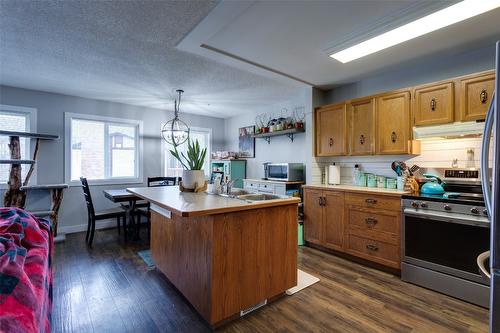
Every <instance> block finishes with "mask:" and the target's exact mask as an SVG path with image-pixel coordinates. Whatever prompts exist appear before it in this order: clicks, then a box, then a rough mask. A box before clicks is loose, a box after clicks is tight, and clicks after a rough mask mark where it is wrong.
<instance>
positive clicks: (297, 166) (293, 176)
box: [264, 163, 304, 182]
mask: <svg viewBox="0 0 500 333" xmlns="http://www.w3.org/2000/svg"><path fill="white" fill-rule="evenodd" d="M264 177H265V178H264V179H267V180H278V181H288V182H291V181H299V182H301V181H304V164H303V163H264Z"/></svg>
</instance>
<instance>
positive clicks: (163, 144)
mask: <svg viewBox="0 0 500 333" xmlns="http://www.w3.org/2000/svg"><path fill="white" fill-rule="evenodd" d="M164 124H165V123H162V124H160V131H161V129H162V128H163V125H164ZM191 130H193V131H197V132H207V133H208V135H209V136H210V137H209V140H208V144H207V155H206V157H205V162H206V161H208V168H209V169H210V159H211V158H210V157H211V156H212V137H213V135H212V129H211V128H207V127H196V126H190V127H189V131H191ZM160 138H161V153H160V155H161V175H162V176H165V157H166V156H165V154H166V152H167V147H166V145H167V142H166V141H165V139H163V137H162V136H160ZM205 176H208V177H210V170H205Z"/></svg>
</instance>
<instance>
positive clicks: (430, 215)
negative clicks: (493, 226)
mask: <svg viewBox="0 0 500 333" xmlns="http://www.w3.org/2000/svg"><path fill="white" fill-rule="evenodd" d="M403 213H404V215H405V216H414V217H418V218H421V219H427V220H438V221H443V222H449V223H458V224H465V225H473V226H479V227H485V228H489V227H490V222H489V221H488V218H486V217H482V216H477V217H474V216H469V215H465V214H456V213H453V214H450V213H444V212H443V213H440V212H430V211H420V210H416V209H413V208H405V209H404V211H403Z"/></svg>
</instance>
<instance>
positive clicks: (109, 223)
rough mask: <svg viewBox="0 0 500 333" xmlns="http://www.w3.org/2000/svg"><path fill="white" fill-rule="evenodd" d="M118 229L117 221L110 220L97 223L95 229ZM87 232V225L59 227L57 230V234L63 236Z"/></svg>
mask: <svg viewBox="0 0 500 333" xmlns="http://www.w3.org/2000/svg"><path fill="white" fill-rule="evenodd" d="M112 227H116V219H109V220H101V221H96V223H95V228H96V229H106V228H112ZM82 231H87V224H78V225H68V226H64V227H63V226H59V227H58V228H57V233H62V234H74V233H75V232H82Z"/></svg>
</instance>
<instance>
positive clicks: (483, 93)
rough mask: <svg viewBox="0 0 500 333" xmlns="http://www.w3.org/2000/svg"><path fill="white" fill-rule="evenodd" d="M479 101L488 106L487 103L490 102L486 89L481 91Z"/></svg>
mask: <svg viewBox="0 0 500 333" xmlns="http://www.w3.org/2000/svg"><path fill="white" fill-rule="evenodd" d="M479 100H480V101H481V103H483V104H486V102H487V101H488V92H487V91H486V89H483V90H481V93H480V94H479Z"/></svg>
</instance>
